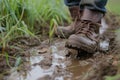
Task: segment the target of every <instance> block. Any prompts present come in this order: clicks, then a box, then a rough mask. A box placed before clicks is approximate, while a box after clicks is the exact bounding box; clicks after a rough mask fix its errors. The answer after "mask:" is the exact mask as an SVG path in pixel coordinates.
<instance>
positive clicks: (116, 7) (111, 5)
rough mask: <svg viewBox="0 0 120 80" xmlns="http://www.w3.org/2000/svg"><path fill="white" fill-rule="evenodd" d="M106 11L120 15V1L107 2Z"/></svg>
mask: <svg viewBox="0 0 120 80" xmlns="http://www.w3.org/2000/svg"><path fill="white" fill-rule="evenodd" d="M107 9H108V10H109V11H110V12H113V13H116V14H119V15H120V0H108V5H107Z"/></svg>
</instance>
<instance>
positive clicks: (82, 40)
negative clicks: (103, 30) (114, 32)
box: [66, 9, 103, 53]
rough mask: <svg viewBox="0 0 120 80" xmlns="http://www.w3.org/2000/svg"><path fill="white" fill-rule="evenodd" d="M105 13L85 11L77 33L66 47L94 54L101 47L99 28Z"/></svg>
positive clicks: (71, 37) (77, 27)
mask: <svg viewBox="0 0 120 80" xmlns="http://www.w3.org/2000/svg"><path fill="white" fill-rule="evenodd" d="M102 17H103V13H101V12H98V11H92V10H89V9H84V11H83V16H82V17H81V22H80V23H79V25H78V26H76V29H75V31H76V33H75V34H73V35H71V36H70V37H69V39H68V41H67V42H66V47H68V48H74V49H82V50H85V51H87V52H89V53H94V52H95V51H96V50H97V48H98V45H99V28H100V26H101V25H100V22H101V18H102Z"/></svg>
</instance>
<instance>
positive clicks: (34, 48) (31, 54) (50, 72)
mask: <svg viewBox="0 0 120 80" xmlns="http://www.w3.org/2000/svg"><path fill="white" fill-rule="evenodd" d="M105 21H106V23H107V25H108V27H109V28H108V29H107V32H106V33H104V38H108V39H109V40H110V46H109V50H108V51H106V52H102V51H99V52H96V53H93V54H89V53H87V52H85V51H83V52H82V53H81V54H80V55H79V56H76V54H72V55H71V56H67V57H66V55H67V54H68V49H66V48H65V47H64V45H65V42H66V39H60V38H53V39H52V42H51V43H50V41H49V39H47V38H44V39H42V40H43V41H40V40H39V39H36V38H29V37H24V38H23V37H20V38H17V39H15V40H14V41H11V42H10V43H9V45H10V46H11V47H10V48H6V49H5V50H4V51H5V52H6V55H4V54H3V53H1V57H0V80H105V77H106V76H115V75H117V74H119V72H120V67H119V62H120V54H119V42H117V41H118V40H119V36H117V35H116V33H115V30H117V29H119V26H120V23H119V18H118V16H115V15H113V14H108V15H107V16H106V17H105ZM7 53H8V55H7ZM116 80H120V78H118V79H116Z"/></svg>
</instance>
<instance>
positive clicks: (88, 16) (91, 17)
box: [81, 9, 103, 23]
mask: <svg viewBox="0 0 120 80" xmlns="http://www.w3.org/2000/svg"><path fill="white" fill-rule="evenodd" d="M102 17H103V13H101V12H99V11H93V10H89V9H84V11H83V16H82V17H81V20H88V21H92V22H95V23H98V22H101V19H102Z"/></svg>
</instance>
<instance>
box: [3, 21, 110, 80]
mask: <svg viewBox="0 0 120 80" xmlns="http://www.w3.org/2000/svg"><path fill="white" fill-rule="evenodd" d="M107 27H108V26H107V24H106V23H105V21H104V20H103V21H102V27H101V29H100V34H103V33H104V31H105V30H106V29H107ZM65 42H66V40H62V39H56V40H55V41H53V44H52V45H51V46H48V45H46V46H47V47H46V46H45V47H44V46H42V45H40V46H37V47H34V48H31V49H29V50H27V51H26V52H30V54H33V55H31V56H30V57H26V60H27V63H25V66H24V67H22V68H26V69H25V70H22V69H21V71H19V72H18V71H17V70H16V69H17V68H14V69H12V70H11V74H10V76H7V77H6V79H5V80H82V79H83V78H84V77H85V76H86V75H88V72H89V71H90V70H91V67H92V63H91V61H92V60H91V58H88V59H86V60H78V59H75V58H74V57H72V58H69V57H68V58H66V56H65V55H66V54H67V53H68V51H67V49H66V48H65V47H64V45H65ZM45 43H46V41H44V42H43V44H45ZM100 45H101V48H102V49H104V50H108V46H109V42H108V41H101V44H100ZM41 46H42V48H40V47H41Z"/></svg>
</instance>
